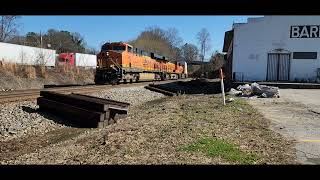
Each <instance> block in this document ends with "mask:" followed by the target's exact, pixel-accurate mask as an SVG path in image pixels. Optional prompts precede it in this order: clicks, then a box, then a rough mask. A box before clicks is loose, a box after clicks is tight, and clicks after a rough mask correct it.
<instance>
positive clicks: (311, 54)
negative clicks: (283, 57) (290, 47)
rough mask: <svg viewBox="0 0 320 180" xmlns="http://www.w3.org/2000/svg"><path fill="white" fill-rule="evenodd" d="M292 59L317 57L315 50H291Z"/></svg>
mask: <svg viewBox="0 0 320 180" xmlns="http://www.w3.org/2000/svg"><path fill="white" fill-rule="evenodd" d="M292 59H317V52H293V57H292Z"/></svg>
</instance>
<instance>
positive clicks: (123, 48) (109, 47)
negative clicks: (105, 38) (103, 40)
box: [102, 45, 126, 51]
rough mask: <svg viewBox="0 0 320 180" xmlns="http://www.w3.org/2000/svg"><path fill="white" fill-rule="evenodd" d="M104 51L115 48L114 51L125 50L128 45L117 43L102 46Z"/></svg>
mask: <svg viewBox="0 0 320 180" xmlns="http://www.w3.org/2000/svg"><path fill="white" fill-rule="evenodd" d="M102 50H103V51H107V50H114V51H124V50H126V46H117V45H104V46H102Z"/></svg>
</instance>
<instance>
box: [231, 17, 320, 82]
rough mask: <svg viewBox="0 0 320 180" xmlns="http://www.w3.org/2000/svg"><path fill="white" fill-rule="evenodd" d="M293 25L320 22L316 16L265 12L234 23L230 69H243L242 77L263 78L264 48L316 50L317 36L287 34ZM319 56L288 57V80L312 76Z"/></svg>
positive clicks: (318, 45) (319, 46) (319, 47)
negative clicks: (255, 18) (291, 36)
mask: <svg viewBox="0 0 320 180" xmlns="http://www.w3.org/2000/svg"><path fill="white" fill-rule="evenodd" d="M296 25H300V26H301V25H320V16H265V17H263V18H258V19H257V20H253V19H250V20H249V23H239V24H234V42H233V65H232V69H233V72H240V73H243V75H244V80H245V81H265V80H266V73H267V55H268V52H271V51H272V50H274V49H278V48H282V49H284V50H287V51H289V52H291V53H292V52H317V53H318V54H319V53H320V38H290V28H291V26H296ZM291 57H292V56H291ZM319 57H320V56H319V55H318V58H317V59H314V60H311V59H293V60H291V67H290V80H291V81H294V80H296V79H299V80H301V79H315V78H316V70H317V68H320V63H319V61H320V60H319Z"/></svg>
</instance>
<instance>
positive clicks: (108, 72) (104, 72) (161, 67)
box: [95, 42, 187, 84]
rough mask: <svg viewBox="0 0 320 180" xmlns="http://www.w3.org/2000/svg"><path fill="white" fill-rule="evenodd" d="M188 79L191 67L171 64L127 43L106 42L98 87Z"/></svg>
mask: <svg viewBox="0 0 320 180" xmlns="http://www.w3.org/2000/svg"><path fill="white" fill-rule="evenodd" d="M186 77H187V64H186V63H184V64H183V65H181V64H180V63H178V62H175V63H171V62H170V61H169V60H168V59H167V58H166V57H163V56H159V55H157V54H155V53H148V52H145V51H142V50H140V49H137V48H133V46H131V45H129V44H127V43H123V42H113V43H106V44H104V45H103V46H102V47H101V52H100V53H99V54H98V55H97V68H96V74H95V83H96V84H106V83H112V84H114V83H120V82H124V83H125V82H138V81H152V80H167V79H180V78H186Z"/></svg>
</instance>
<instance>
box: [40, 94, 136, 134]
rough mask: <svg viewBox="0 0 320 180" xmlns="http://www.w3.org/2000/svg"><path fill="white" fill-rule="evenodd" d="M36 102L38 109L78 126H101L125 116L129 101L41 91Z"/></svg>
mask: <svg viewBox="0 0 320 180" xmlns="http://www.w3.org/2000/svg"><path fill="white" fill-rule="evenodd" d="M40 96H41V97H39V98H37V104H38V105H39V110H40V111H45V112H49V113H51V114H53V115H57V116H59V117H62V118H63V120H65V121H67V122H69V123H72V124H74V125H78V126H80V127H88V128H97V127H98V128H101V127H105V126H107V125H109V124H113V123H116V121H117V120H118V119H121V118H124V117H126V116H127V113H128V108H129V105H130V104H129V103H125V102H119V101H114V100H110V99H102V98H97V97H93V96H88V95H83V94H75V93H71V94H60V93H56V92H52V91H41V92H40Z"/></svg>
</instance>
